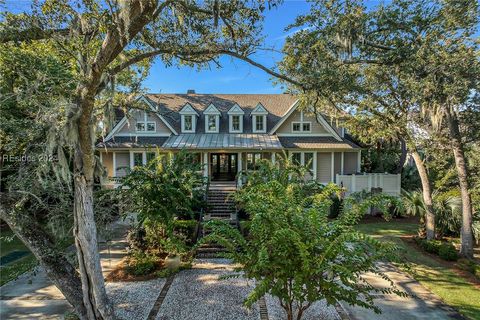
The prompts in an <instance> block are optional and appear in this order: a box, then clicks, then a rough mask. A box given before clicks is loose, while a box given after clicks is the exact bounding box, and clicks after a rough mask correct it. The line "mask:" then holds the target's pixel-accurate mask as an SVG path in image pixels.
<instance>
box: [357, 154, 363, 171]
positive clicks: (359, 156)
mask: <svg viewBox="0 0 480 320" xmlns="http://www.w3.org/2000/svg"><path fill="white" fill-rule="evenodd" d="M361 170H362V151H358V154H357V172H359V173H360V172H361Z"/></svg>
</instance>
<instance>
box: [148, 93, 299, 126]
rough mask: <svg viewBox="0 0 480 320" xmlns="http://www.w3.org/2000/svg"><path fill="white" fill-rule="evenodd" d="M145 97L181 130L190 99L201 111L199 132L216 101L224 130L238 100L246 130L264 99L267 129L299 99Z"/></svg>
mask: <svg viewBox="0 0 480 320" xmlns="http://www.w3.org/2000/svg"><path fill="white" fill-rule="evenodd" d="M145 98H146V99H147V100H148V101H150V103H151V104H152V105H153V106H155V107H156V109H157V112H158V113H159V114H160V115H162V117H163V118H164V119H165V120H166V121H167V122H168V123H169V124H170V125H171V126H172V127H173V128H174V129H175V130H176V131H177V132H180V131H181V130H180V129H181V128H180V126H181V122H180V114H179V111H180V110H181V109H182V108H183V107H184V106H185V104H186V103H189V104H190V105H191V106H192V107H193V108H194V109H195V110H197V111H198V113H199V114H200V116H199V118H198V122H197V133H204V130H205V129H204V128H205V122H204V121H205V117H204V115H203V112H204V111H205V110H206V109H207V108H208V107H209V106H210V104H213V105H214V106H215V107H216V108H217V109H218V111H220V113H221V117H220V131H219V132H220V133H228V132H229V126H228V120H229V119H228V118H229V117H228V111H229V110H230V108H232V107H233V106H234V105H235V104H238V106H239V107H240V108H242V110H243V111H244V112H245V115H244V116H245V121H244V128H243V129H244V132H251V131H252V129H251V121H248V119H249V118H250V114H251V112H252V111H253V110H254V109H255V108H256V107H257V106H258V104H259V103H260V104H261V105H262V106H263V107H264V108H265V110H267V112H268V115H267V132H268V131H269V130H271V129H272V128H273V127H274V126H275V124H276V123H277V122H278V121H280V119H281V118H282V117H283V116H284V115H285V114H286V113H287V111H288V109H289V108H290V106H291V105H292V104H293V103H294V102H295V101H296V100H297V98H296V97H295V96H294V95H291V94H146V95H145Z"/></svg>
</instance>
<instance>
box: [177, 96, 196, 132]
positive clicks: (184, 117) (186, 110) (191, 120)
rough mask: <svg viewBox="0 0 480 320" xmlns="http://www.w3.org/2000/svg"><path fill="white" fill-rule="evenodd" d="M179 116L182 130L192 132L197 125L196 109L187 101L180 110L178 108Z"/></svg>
mask: <svg viewBox="0 0 480 320" xmlns="http://www.w3.org/2000/svg"><path fill="white" fill-rule="evenodd" d="M180 116H181V122H182V132H183V133H194V132H195V130H196V127H197V117H198V113H197V111H195V109H193V107H192V106H191V105H190V104H189V103H187V104H185V106H184V107H183V108H182V110H180Z"/></svg>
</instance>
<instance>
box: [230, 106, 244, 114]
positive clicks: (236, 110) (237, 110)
mask: <svg viewBox="0 0 480 320" xmlns="http://www.w3.org/2000/svg"><path fill="white" fill-rule="evenodd" d="M227 113H228V114H231V115H243V114H245V111H243V109H242V108H241V107H240V106H239V105H238V104H237V103H235V104H234V105H233V106H232V107H231V108H230V109H229V110H228V112H227Z"/></svg>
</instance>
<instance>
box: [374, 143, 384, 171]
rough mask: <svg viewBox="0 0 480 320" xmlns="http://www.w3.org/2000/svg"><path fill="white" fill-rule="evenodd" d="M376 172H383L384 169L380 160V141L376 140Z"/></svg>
mask: <svg viewBox="0 0 480 320" xmlns="http://www.w3.org/2000/svg"><path fill="white" fill-rule="evenodd" d="M376 171H377V172H379V173H383V172H385V169H384V167H383V160H382V142H381V141H378V142H377V170H376Z"/></svg>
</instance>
